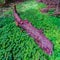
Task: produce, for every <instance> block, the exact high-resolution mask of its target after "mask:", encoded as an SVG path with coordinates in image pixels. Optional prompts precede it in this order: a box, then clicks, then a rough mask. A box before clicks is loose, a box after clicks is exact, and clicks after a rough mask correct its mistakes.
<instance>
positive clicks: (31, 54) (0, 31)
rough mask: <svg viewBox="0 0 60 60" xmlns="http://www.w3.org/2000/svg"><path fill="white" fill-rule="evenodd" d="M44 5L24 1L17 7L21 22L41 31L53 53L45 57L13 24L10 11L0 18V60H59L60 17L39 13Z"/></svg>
mask: <svg viewBox="0 0 60 60" xmlns="http://www.w3.org/2000/svg"><path fill="white" fill-rule="evenodd" d="M44 7H45V4H42V3H37V2H36V1H26V2H23V3H20V4H18V5H17V10H18V12H19V13H20V17H21V18H22V19H23V20H26V19H27V20H28V21H30V22H31V23H32V24H33V26H34V27H36V28H38V29H43V30H44V34H45V36H46V37H48V38H49V40H50V41H51V42H52V43H53V44H54V49H53V53H52V55H51V56H49V55H47V54H46V53H44V52H43V51H42V49H40V48H39V46H38V45H37V44H36V43H35V41H34V39H33V38H32V37H30V36H28V34H27V33H26V31H25V30H23V29H22V28H21V27H20V28H19V27H17V26H16V25H15V22H14V17H13V11H12V9H10V10H8V11H7V12H4V14H3V15H1V16H0V60H12V59H14V60H60V20H59V19H60V17H55V16H50V15H49V14H50V12H49V13H45V14H43V13H41V12H40V9H41V8H44Z"/></svg>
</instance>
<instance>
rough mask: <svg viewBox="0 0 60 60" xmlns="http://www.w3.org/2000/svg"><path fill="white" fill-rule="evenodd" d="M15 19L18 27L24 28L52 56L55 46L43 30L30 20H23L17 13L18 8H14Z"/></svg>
mask: <svg viewBox="0 0 60 60" xmlns="http://www.w3.org/2000/svg"><path fill="white" fill-rule="evenodd" d="M14 18H15V20H16V22H17V23H18V25H19V26H20V27H22V28H23V29H24V30H26V32H27V33H28V34H29V35H30V36H31V37H32V38H34V39H35V42H36V43H37V44H38V45H39V47H41V48H42V49H43V50H44V51H45V52H46V53H47V54H49V55H51V54H52V51H53V44H52V43H51V42H50V40H49V39H48V38H46V37H45V35H44V34H43V32H42V30H38V29H36V28H35V27H34V26H32V24H31V23H30V22H28V20H22V19H21V18H20V17H19V16H18V14H17V11H16V6H14Z"/></svg>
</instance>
